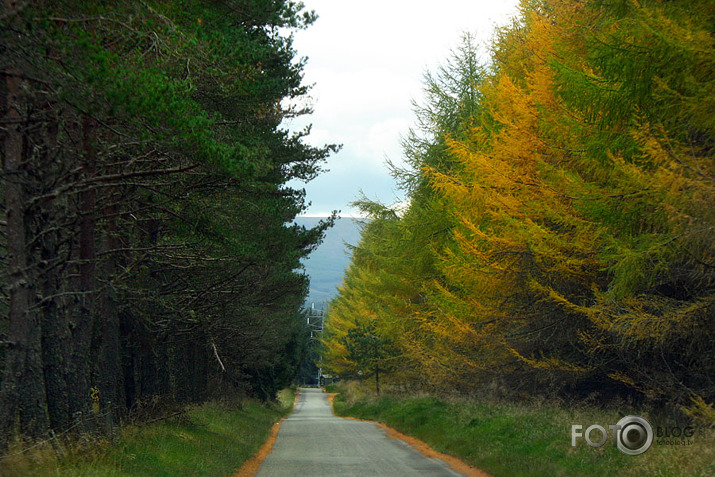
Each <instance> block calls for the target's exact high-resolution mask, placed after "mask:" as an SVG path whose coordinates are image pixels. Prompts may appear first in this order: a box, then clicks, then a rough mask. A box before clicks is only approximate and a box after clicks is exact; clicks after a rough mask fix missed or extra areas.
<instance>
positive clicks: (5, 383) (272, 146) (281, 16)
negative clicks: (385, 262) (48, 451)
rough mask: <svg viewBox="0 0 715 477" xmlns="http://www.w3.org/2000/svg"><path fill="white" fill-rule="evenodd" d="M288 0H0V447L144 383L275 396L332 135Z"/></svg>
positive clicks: (125, 402) (123, 397) (306, 19)
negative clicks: (291, 122)
mask: <svg viewBox="0 0 715 477" xmlns="http://www.w3.org/2000/svg"><path fill="white" fill-rule="evenodd" d="M301 9H302V6H301V5H296V4H295V3H294V2H287V1H270V2H264V1H253V0H246V1H238V2H234V1H206V2H203V1H201V2H196V1H176V2H174V1H172V2H153V1H147V2H143V1H142V2H135V1H124V2H73V1H28V2H15V1H13V0H5V1H4V2H3V3H2V6H1V7H0V58H1V60H0V77H2V82H1V83H0V151H1V154H2V175H1V176H0V192H1V194H0V197H1V198H0V202H1V203H2V212H1V214H2V215H1V216H0V287H1V288H0V370H1V373H0V447H2V446H5V445H7V444H8V442H9V440H10V439H11V438H12V437H13V436H16V435H22V436H27V437H41V436H45V435H47V433H48V431H50V430H55V431H64V430H67V429H70V428H75V429H78V430H82V426H84V425H85V423H86V422H88V417H90V416H92V415H101V416H102V422H103V423H107V422H110V423H111V422H115V423H116V422H117V421H118V420H120V419H121V418H122V416H124V415H126V413H127V412H128V411H129V410H130V409H132V408H134V407H138V406H142V405H145V404H146V403H149V402H154V401H155V400H156V399H157V398H160V399H164V400H171V401H174V402H179V403H182V402H190V401H197V400H201V399H204V398H206V397H207V396H208V395H209V394H210V393H212V392H221V391H222V390H229V389H234V390H238V391H240V392H244V393H247V394H251V395H255V396H259V397H262V398H270V397H272V396H274V394H275V392H276V390H277V389H279V388H281V387H282V386H284V385H286V384H287V383H289V382H290V381H291V379H292V377H293V376H294V375H295V371H296V368H297V366H298V363H299V360H300V358H301V353H302V352H303V347H304V344H305V342H306V335H305V331H304V326H303V323H305V319H304V317H303V316H302V312H301V311H300V310H301V307H302V304H303V299H304V297H305V294H306V292H307V277H306V276H304V275H303V274H302V273H300V272H299V270H300V262H299V260H300V259H301V258H303V257H305V256H306V255H307V254H308V253H309V252H310V251H311V250H312V249H313V248H314V247H315V246H316V245H317V244H318V243H319V242H320V240H321V237H322V234H323V232H324V230H325V229H326V227H328V226H329V225H330V223H331V222H332V218H331V219H328V220H327V221H324V222H321V223H320V224H318V225H317V226H316V227H314V228H312V229H306V228H304V227H299V226H295V225H290V224H291V221H292V220H293V218H294V217H295V216H296V215H297V214H298V213H300V212H301V211H303V210H304V209H305V204H304V192H303V191H301V190H294V189H292V188H290V187H288V186H286V183H287V182H288V181H289V180H292V179H301V180H310V179H312V178H313V177H315V175H316V174H318V173H319V172H320V163H321V162H322V161H323V160H324V159H325V158H326V157H327V155H328V154H330V153H331V152H332V151H334V150H336V149H337V148H336V147H335V146H325V147H322V148H315V147H311V146H308V145H306V144H304V142H303V138H304V136H305V135H306V134H307V130H306V131H303V132H300V133H289V132H287V131H286V130H284V129H283V128H282V127H281V122H282V121H283V120H285V119H288V118H291V117H295V116H297V115H301V114H305V113H308V112H309V108H308V107H307V105H306V104H305V103H304V99H303V98H304V95H305V93H306V91H307V88H306V87H305V86H303V85H302V68H303V65H304V62H303V61H302V60H299V59H296V58H295V52H294V50H293V49H292V46H291V37H290V35H289V33H290V31H291V29H297V28H305V27H307V26H308V25H310V24H311V23H312V22H313V21H314V20H315V15H314V14H313V13H306V12H303V11H301Z"/></svg>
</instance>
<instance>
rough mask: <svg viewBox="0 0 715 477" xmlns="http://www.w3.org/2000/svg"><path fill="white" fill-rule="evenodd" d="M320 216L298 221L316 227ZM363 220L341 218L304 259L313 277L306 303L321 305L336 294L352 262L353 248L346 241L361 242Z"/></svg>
mask: <svg viewBox="0 0 715 477" xmlns="http://www.w3.org/2000/svg"><path fill="white" fill-rule="evenodd" d="M318 221H320V217H298V218H296V219H295V222H296V223H297V224H299V225H303V226H305V227H314V226H315V225H317V224H318ZM360 222H361V219H352V218H342V219H338V220H337V221H336V222H335V226H334V227H332V228H331V229H328V231H327V233H326V234H325V240H324V241H323V243H322V244H320V246H319V247H318V248H317V250H316V251H315V252H313V253H312V254H311V255H310V257H308V258H307V259H306V260H304V261H303V265H304V266H305V270H306V273H307V274H308V276H309V277H310V292H309V293H308V298H307V304H308V306H310V304H311V303H315V306H316V308H322V307H323V304H324V303H327V302H328V301H330V300H331V299H332V298H333V297H334V296H335V294H336V293H337V287H338V286H339V285H340V284H341V283H342V281H343V274H344V272H345V269H347V267H348V265H349V264H350V251H349V249H348V247H347V246H346V243H347V244H350V245H357V243H358V242H359V241H360Z"/></svg>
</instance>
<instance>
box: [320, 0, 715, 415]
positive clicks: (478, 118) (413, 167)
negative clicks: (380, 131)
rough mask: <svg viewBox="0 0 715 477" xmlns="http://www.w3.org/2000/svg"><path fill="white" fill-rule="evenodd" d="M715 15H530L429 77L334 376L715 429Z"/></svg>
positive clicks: (352, 279)
mask: <svg viewBox="0 0 715 477" xmlns="http://www.w3.org/2000/svg"><path fill="white" fill-rule="evenodd" d="M714 21H715V5H714V4H713V3H712V2H707V1H697V0H692V1H683V2H667V1H657V0H653V1H644V2H636V1H630V0H622V1H621V0H619V1H615V2H602V1H597V0H591V1H586V2H564V1H558V0H545V1H538V2H533V1H523V2H522V3H521V8H520V13H519V15H518V16H517V17H516V18H515V19H514V21H513V22H512V24H510V25H508V26H506V27H504V28H502V29H500V30H499V31H498V33H497V35H496V37H495V39H494V41H493V43H492V44H491V60H490V62H489V63H488V64H482V63H481V62H480V61H479V60H478V58H479V55H478V49H477V48H476V47H475V45H474V44H473V40H472V39H471V38H470V37H469V36H468V35H467V36H466V37H465V40H464V43H463V45H462V46H461V47H460V48H459V49H458V50H456V51H455V52H454V54H453V55H452V57H450V58H449V59H448V60H447V61H446V62H445V64H444V66H443V67H442V68H440V69H439V70H438V71H436V72H435V73H429V74H427V75H426V77H425V94H426V99H425V102H424V104H421V105H418V107H417V109H416V114H417V120H418V122H417V125H416V126H415V128H414V130H413V131H411V133H410V134H409V135H408V136H407V137H406V138H405V141H404V143H405V144H404V145H405V156H406V160H407V162H408V167H406V168H404V169H401V170H396V171H395V177H396V178H397V179H398V180H400V181H401V183H402V185H403V187H404V188H405V190H406V191H407V194H408V197H409V206H408V207H407V208H406V210H404V211H394V210H391V209H390V208H389V207H385V206H383V205H380V204H377V203H374V202H369V201H360V202H359V204H360V205H362V207H363V210H364V211H365V212H366V213H367V214H368V215H370V216H371V217H372V218H373V220H372V221H371V222H370V223H369V225H367V226H366V227H365V230H364V231H363V235H362V242H361V243H360V245H359V246H358V247H356V249H355V250H354V253H353V261H352V265H351V267H350V269H349V270H348V272H347V275H346V278H345V282H344V286H343V288H342V289H341V291H340V295H339V296H338V297H337V298H336V299H335V300H334V301H333V302H332V303H331V304H330V309H329V312H328V318H327V331H326V335H325V337H324V344H325V357H326V360H328V361H329V363H330V368H331V369H332V371H333V372H336V373H341V374H343V375H345V376H349V375H357V373H358V372H359V371H362V375H363V376H367V375H368V374H379V375H380V376H382V377H383V379H385V377H387V378H388V379H391V380H393V381H396V382H399V383H403V384H412V385H415V386H420V387H427V388H433V389H452V390H456V391H460V392H480V391H479V390H486V389H489V390H491V391H492V392H496V393H498V394H502V393H503V394H508V395H511V396H524V395H533V394H546V395H549V396H555V395H560V396H568V397H571V398H574V397H575V398H582V397H586V396H591V397H594V396H596V397H597V399H598V400H599V401H607V400H609V399H612V398H613V397H615V396H621V397H624V396H626V397H629V398H631V399H636V400H640V401H649V402H652V403H656V404H659V405H666V406H668V407H669V408H670V409H684V410H686V412H689V413H691V414H693V415H695V416H699V417H703V418H705V419H708V420H710V421H713V420H715V411H713V407H712V403H713V402H714V401H715V359H714V358H715V348H714V346H715V339H714V338H715V336H714V333H715V160H714V159H715V158H714V157H713V146H714V144H715V143H714V140H715V129H714V126H715V123H714V122H713V118H714V117H715V116H714V115H713V111H715V108H714V107H713V106H715V104H714V101H715V90H714V89H713V86H714V85H715V83H714V82H713V78H715V45H714V40H713V38H714V37H713V25H714V24H715V23H714Z"/></svg>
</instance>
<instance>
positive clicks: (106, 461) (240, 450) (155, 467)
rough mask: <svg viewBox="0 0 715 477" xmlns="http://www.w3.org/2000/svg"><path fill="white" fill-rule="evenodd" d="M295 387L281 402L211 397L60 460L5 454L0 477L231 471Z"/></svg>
mask: <svg viewBox="0 0 715 477" xmlns="http://www.w3.org/2000/svg"><path fill="white" fill-rule="evenodd" d="M294 396H295V391H293V390H289V391H284V392H283V393H281V396H280V398H279V403H268V404H266V403H260V402H256V401H243V402H241V403H240V405H237V404H226V403H219V402H210V403H205V404H201V405H198V406H192V407H190V408H189V409H188V410H187V413H186V414H184V415H183V416H182V417H179V418H172V419H168V420H166V421H161V422H156V423H154V424H150V425H146V426H141V427H127V428H125V429H123V430H122V433H121V435H120V436H119V437H118V438H117V439H115V440H114V441H113V442H112V443H108V442H105V443H98V444H97V445H96V446H94V448H93V449H92V450H91V451H89V452H85V453H83V454H81V455H74V456H70V457H69V458H67V459H64V460H63V461H61V462H58V461H57V460H56V459H49V458H47V455H49V453H50V452H51V451H49V450H46V451H44V455H41V454H40V453H36V454H33V455H31V456H27V455H25V456H23V457H22V458H21V459H14V460H10V459H6V461H4V462H2V466H0V476H13V477H14V476H17V477H25V476H28V477H29V476H32V477H35V476H37V477H44V476H62V477H65V476H67V477H90V476H91V477H124V476H131V477H135V476H136V477H176V476H206V477H208V476H211V477H214V476H227V475H232V474H233V473H234V472H235V471H236V470H237V469H238V468H239V467H240V466H241V464H243V462H244V461H245V460H247V459H248V458H249V457H251V456H252V455H253V454H254V453H255V452H256V451H257V450H258V448H259V447H260V446H261V445H262V444H263V442H264V441H265V440H266V439H267V437H268V434H269V432H270V429H271V427H272V426H273V424H274V423H275V422H276V421H277V420H278V419H280V418H281V417H283V416H285V415H287V414H288V412H290V410H291V408H292V406H293V401H294Z"/></svg>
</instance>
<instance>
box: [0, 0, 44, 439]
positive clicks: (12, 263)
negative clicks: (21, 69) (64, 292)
mask: <svg viewBox="0 0 715 477" xmlns="http://www.w3.org/2000/svg"><path fill="white" fill-rule="evenodd" d="M8 9H9V10H10V11H12V10H13V9H14V6H13V4H12V2H10V3H9V4H8ZM5 78H6V87H7V90H6V97H5V99H6V105H5V106H6V109H7V114H6V117H5V119H6V133H5V138H4V142H5V150H4V153H5V155H4V164H3V171H4V175H5V215H6V217H7V264H8V272H9V273H8V281H9V283H8V289H9V295H10V300H9V310H8V342H9V345H8V350H7V354H6V356H5V370H4V374H3V379H2V387H1V388H0V446H2V447H5V446H6V445H7V444H8V442H9V440H10V437H11V435H12V434H13V433H14V431H15V423H16V421H17V418H18V417H19V418H20V425H21V428H20V431H21V432H22V433H24V434H26V435H28V436H30V437H38V436H40V435H42V434H43V433H44V432H45V431H46V430H47V429H48V426H49V422H48V418H47V399H46V395H45V384H44V379H43V369H42V343H41V327H40V317H39V314H38V313H37V312H36V311H34V310H31V304H32V301H33V300H32V296H33V295H32V294H33V290H32V285H33V280H32V277H30V276H28V273H29V272H28V270H29V269H30V267H29V265H30V257H29V252H28V222H27V216H26V214H25V212H26V211H25V207H26V194H25V189H24V187H25V184H24V181H25V179H26V176H25V174H24V173H23V162H24V161H23V159H24V157H23V142H24V141H23V132H22V127H23V125H22V123H21V121H22V117H21V115H20V112H19V110H18V108H19V103H20V98H19V95H20V92H21V84H20V83H21V80H20V76H19V74H18V72H16V71H12V70H10V71H8V72H6V74H5Z"/></svg>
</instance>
